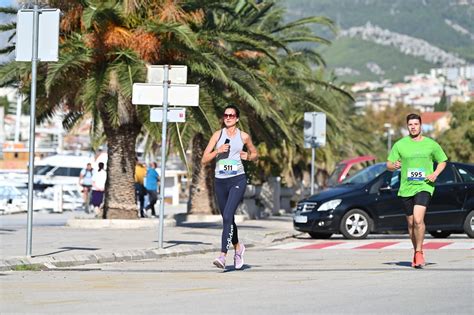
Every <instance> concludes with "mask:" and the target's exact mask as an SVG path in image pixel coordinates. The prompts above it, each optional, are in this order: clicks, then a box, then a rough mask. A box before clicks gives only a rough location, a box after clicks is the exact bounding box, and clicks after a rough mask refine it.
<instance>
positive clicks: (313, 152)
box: [311, 147, 316, 196]
mask: <svg viewBox="0 0 474 315" xmlns="http://www.w3.org/2000/svg"><path fill="white" fill-rule="evenodd" d="M315 151H316V148H315V147H311V196H312V195H314V158H315V155H316V152H315Z"/></svg>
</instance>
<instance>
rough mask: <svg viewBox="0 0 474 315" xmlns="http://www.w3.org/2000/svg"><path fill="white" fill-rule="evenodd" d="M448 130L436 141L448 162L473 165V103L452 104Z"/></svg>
mask: <svg viewBox="0 0 474 315" xmlns="http://www.w3.org/2000/svg"><path fill="white" fill-rule="evenodd" d="M449 110H450V111H451V112H452V114H453V116H452V119H451V123H450V129H448V130H447V131H445V132H444V133H443V134H441V135H440V136H439V137H438V139H437V141H438V142H439V144H440V145H441V147H442V148H443V150H444V151H445V153H446V155H447V156H448V158H449V160H450V161H455V162H467V163H474V101H469V102H467V103H459V102H458V103H454V104H453V105H452V106H450V107H449Z"/></svg>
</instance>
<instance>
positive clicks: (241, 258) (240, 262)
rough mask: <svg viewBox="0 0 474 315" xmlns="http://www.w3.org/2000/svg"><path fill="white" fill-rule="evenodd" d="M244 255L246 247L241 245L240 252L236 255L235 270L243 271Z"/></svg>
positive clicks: (236, 252)
mask: <svg viewBox="0 0 474 315" xmlns="http://www.w3.org/2000/svg"><path fill="white" fill-rule="evenodd" d="M244 253H245V246H244V244H242V243H240V250H236V251H235V255H234V267H235V269H241V268H242V266H243V265H244Z"/></svg>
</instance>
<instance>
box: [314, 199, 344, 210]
mask: <svg viewBox="0 0 474 315" xmlns="http://www.w3.org/2000/svg"><path fill="white" fill-rule="evenodd" d="M341 201H342V199H334V200H330V201H327V202H325V203H323V204H322V205H320V206H319V208H318V211H328V210H332V209H335V208H336V207H337V206H339V204H340V203H341Z"/></svg>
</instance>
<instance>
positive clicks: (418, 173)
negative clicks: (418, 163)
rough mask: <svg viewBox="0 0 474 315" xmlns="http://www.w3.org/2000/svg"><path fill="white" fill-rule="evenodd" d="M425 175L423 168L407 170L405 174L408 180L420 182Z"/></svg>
mask: <svg viewBox="0 0 474 315" xmlns="http://www.w3.org/2000/svg"><path fill="white" fill-rule="evenodd" d="M425 177H426V173H425V169H424V168H409V169H408V173H407V179H408V180H415V181H422V180H425Z"/></svg>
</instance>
